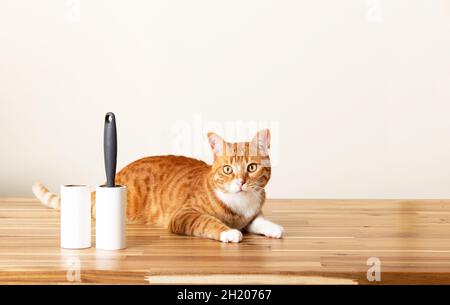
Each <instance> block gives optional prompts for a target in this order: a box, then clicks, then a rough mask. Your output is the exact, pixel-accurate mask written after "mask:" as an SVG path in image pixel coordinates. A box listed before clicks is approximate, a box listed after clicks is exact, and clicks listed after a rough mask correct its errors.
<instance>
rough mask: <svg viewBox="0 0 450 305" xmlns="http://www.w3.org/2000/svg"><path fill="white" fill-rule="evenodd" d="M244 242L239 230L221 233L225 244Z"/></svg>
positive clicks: (221, 239) (221, 238)
mask: <svg viewBox="0 0 450 305" xmlns="http://www.w3.org/2000/svg"><path fill="white" fill-rule="evenodd" d="M241 240H242V233H241V231H239V230H236V229H231V230H228V231H223V232H222V233H220V241H221V242H223V243H229V242H232V243H238V242H240V241H241Z"/></svg>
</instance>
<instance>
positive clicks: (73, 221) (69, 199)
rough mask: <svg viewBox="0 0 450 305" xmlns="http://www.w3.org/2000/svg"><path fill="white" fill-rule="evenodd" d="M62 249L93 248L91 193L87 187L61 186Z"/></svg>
mask: <svg viewBox="0 0 450 305" xmlns="http://www.w3.org/2000/svg"><path fill="white" fill-rule="evenodd" d="M60 218H61V223H60V227H61V232H60V233H61V234H60V238H61V240H60V242H61V248H67V249H83V248H89V247H90V246H91V193H90V189H89V187H88V186H86V185H61V213H60Z"/></svg>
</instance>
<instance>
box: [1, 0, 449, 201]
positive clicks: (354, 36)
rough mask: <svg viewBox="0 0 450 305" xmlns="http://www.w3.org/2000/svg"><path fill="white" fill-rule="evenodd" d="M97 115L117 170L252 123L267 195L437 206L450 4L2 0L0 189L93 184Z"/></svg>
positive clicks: (98, 154) (26, 192) (443, 0)
mask: <svg viewBox="0 0 450 305" xmlns="http://www.w3.org/2000/svg"><path fill="white" fill-rule="evenodd" d="M377 3H381V5H382V6H381V7H382V10H378V9H377ZM107 111H114V112H115V113H116V115H117V120H118V128H119V130H118V133H119V164H118V166H119V167H122V166H124V165H126V164H127V163H129V162H131V161H133V160H134V159H136V158H138V157H142V156H146V155H155V154H166V153H170V152H173V150H177V147H178V146H177V145H178V144H179V143H178V142H177V141H179V140H180V133H179V130H178V127H180V126H187V127H189V128H190V129H189V130H188V135H189V137H187V139H188V141H191V142H192V143H191V144H192V146H191V149H189V146H188V147H187V148H186V147H184V149H178V150H180V151H181V152H183V153H187V154H190V155H195V156H200V157H202V158H204V159H206V160H210V159H209V155H208V154H205V153H203V154H201V153H199V151H198V149H196V148H195V147H197V146H198V144H196V143H193V142H195V141H196V140H195V139H199V137H200V139H204V140H206V138H205V132H206V131H207V130H206V129H221V128H224V126H225V125H226V124H228V123H231V127H233V126H234V127H235V129H234V131H233V129H231V131H233V132H228V138H229V140H235V139H243V137H244V136H243V133H244V132H243V131H242V130H244V129H242V128H241V129H240V128H239V127H238V125H239V124H237V123H238V122H239V121H242V122H244V123H248V122H255V121H256V122H257V123H258V124H260V125H261V126H269V127H270V126H271V127H273V128H274V132H273V140H274V145H275V146H276V147H275V149H276V151H277V159H278V161H277V162H276V165H275V166H274V170H273V173H274V174H273V178H272V181H271V182H270V186H269V187H268V193H269V196H270V197H272V198H355V197H356V198H424V197H428V198H444V197H446V198H448V197H450V1H448V0H384V1H376V0H339V1H335V0H309V1H300V0H293V1H284V0H283V1H281V0H277V1H275V0H274V1H267V0H252V1H246V0H239V1H213V0H203V1H197V0H191V1H186V0H178V1H173V0H171V1H168V0H164V1H163V0H161V1H144V0H140V1H138V0H132V1H106V0H104V1H99V0H89V1H88V0H80V1H76V0H70V1H64V0H40V1H32V0H27V1H25V0H2V1H0V137H1V138H0V140H1V142H0V196H31V191H30V186H31V184H32V183H33V182H34V181H36V180H40V181H43V182H44V183H46V184H47V185H48V186H49V187H50V188H51V189H52V190H54V191H58V186H59V185H60V184H61V183H89V184H91V185H94V186H95V185H96V184H98V183H100V182H102V181H103V180H104V171H103V156H102V133H103V125H102V124H103V115H104V114H105V113H106V112H107ZM234 123H236V124H234ZM183 124H184V125H183ZM218 124H219V125H218ZM233 124H234V125H233ZM244 125H245V124H244ZM236 130H239V132H237V133H236V132H235V131H236ZM202 137H203V138H202ZM183 139H184V140H186V138H183ZM197 141H198V140H197ZM174 143H175V145H174ZM185 144H186V142H185ZM187 144H188V145H189V142H188V143H187ZM180 151H177V152H180Z"/></svg>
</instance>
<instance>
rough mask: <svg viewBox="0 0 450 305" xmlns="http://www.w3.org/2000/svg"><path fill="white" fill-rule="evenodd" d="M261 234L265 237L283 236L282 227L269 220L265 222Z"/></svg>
mask: <svg viewBox="0 0 450 305" xmlns="http://www.w3.org/2000/svg"><path fill="white" fill-rule="evenodd" d="M262 231H263V232H262V233H263V234H264V235H265V236H267V237H271V238H281V237H283V233H284V228H283V227H282V226H280V225H277V224H276V223H273V222H269V223H267V224H266V227H265V228H263V230H262Z"/></svg>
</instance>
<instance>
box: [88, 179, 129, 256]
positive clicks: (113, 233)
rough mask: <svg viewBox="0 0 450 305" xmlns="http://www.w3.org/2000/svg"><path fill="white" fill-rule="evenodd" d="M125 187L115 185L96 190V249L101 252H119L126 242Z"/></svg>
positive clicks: (102, 186)
mask: <svg viewBox="0 0 450 305" xmlns="http://www.w3.org/2000/svg"><path fill="white" fill-rule="evenodd" d="M126 190H127V189H126V187H125V186H121V185H117V186H115V187H107V186H104V185H101V186H98V187H97V188H96V194H95V221H96V225H95V231H96V233H95V234H96V247H97V249H102V250H119V249H124V248H126V246H127V241H126V214H125V213H126V202H127V192H126Z"/></svg>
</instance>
